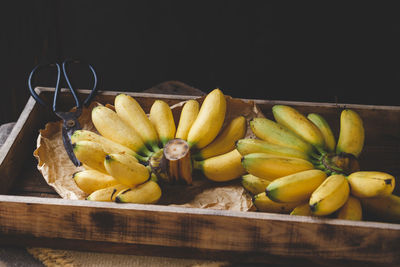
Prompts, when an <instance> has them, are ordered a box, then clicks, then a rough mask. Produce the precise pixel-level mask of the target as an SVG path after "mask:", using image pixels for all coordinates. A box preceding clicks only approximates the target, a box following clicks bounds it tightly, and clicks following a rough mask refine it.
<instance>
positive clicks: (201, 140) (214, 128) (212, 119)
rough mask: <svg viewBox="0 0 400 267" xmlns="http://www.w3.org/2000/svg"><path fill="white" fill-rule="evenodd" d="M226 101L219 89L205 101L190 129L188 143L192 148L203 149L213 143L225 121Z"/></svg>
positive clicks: (212, 92) (211, 93)
mask: <svg viewBox="0 0 400 267" xmlns="http://www.w3.org/2000/svg"><path fill="white" fill-rule="evenodd" d="M225 113H226V99H225V96H224V94H223V93H222V91H221V90H219V89H214V90H213V91H211V92H210V93H209V94H208V95H207V96H206V98H205V99H204V101H203V104H202V105H201V107H200V111H199V114H198V115H197V118H196V120H195V121H194V122H193V125H192V127H190V130H189V133H188V137H187V142H188V144H189V146H190V147H196V148H197V149H201V148H203V147H205V146H206V145H208V144H209V143H211V142H212V141H213V140H214V138H215V137H216V136H217V135H218V133H219V131H220V130H221V127H222V124H223V123H224V120H225Z"/></svg>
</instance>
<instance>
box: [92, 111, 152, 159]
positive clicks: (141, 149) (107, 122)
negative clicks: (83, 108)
mask: <svg viewBox="0 0 400 267" xmlns="http://www.w3.org/2000/svg"><path fill="white" fill-rule="evenodd" d="M92 122H93V124H94V126H95V127H96V129H97V131H98V132H99V133H100V134H101V135H102V136H104V137H105V138H107V139H110V140H112V141H114V142H116V143H118V144H121V145H123V146H126V147H128V148H130V149H132V150H133V151H135V152H136V153H138V154H141V155H145V156H148V155H150V154H151V152H150V151H149V150H148V148H147V147H146V145H145V144H144V143H143V140H142V138H141V137H140V136H139V134H138V133H137V132H136V131H135V130H134V129H132V128H131V127H129V126H128V125H126V124H125V123H124V122H123V121H122V120H121V118H120V117H119V116H118V114H117V113H116V112H115V111H113V110H112V109H110V108H108V107H105V106H102V105H99V106H97V107H95V108H93V110H92Z"/></svg>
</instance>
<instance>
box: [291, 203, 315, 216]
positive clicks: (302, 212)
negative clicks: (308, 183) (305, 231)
mask: <svg viewBox="0 0 400 267" xmlns="http://www.w3.org/2000/svg"><path fill="white" fill-rule="evenodd" d="M290 215H298V216H312V215H313V214H312V211H311V209H310V205H308V202H307V203H303V204H300V205H299V206H297V207H295V208H294V209H293V210H292V211H291V212H290Z"/></svg>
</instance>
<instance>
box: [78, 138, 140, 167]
mask: <svg viewBox="0 0 400 267" xmlns="http://www.w3.org/2000/svg"><path fill="white" fill-rule="evenodd" d="M78 141H92V142H96V143H98V144H100V145H101V146H102V148H103V150H104V152H105V153H107V154H115V153H119V154H127V155H131V156H133V157H135V158H136V159H137V160H140V161H141V162H147V161H148V158H146V157H143V156H141V155H139V154H137V153H136V152H135V151H133V150H132V149H130V148H128V147H126V146H123V145H121V144H118V143H116V142H114V141H111V140H110V139H108V138H105V137H103V136H101V135H99V134H96V133H94V132H92V131H88V130H77V131H75V132H74V133H73V134H72V136H71V142H72V143H76V142H78Z"/></svg>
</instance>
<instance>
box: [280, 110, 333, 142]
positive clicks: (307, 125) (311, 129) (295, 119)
mask: <svg viewBox="0 0 400 267" xmlns="http://www.w3.org/2000/svg"><path fill="white" fill-rule="evenodd" d="M272 113H273V114H274V118H275V120H276V121H277V122H278V123H279V124H281V125H283V126H285V127H286V128H288V129H289V130H291V131H293V132H294V133H295V134H297V135H298V136H300V137H301V138H303V139H304V140H305V141H307V142H308V143H310V144H312V145H313V146H315V147H316V148H320V149H323V148H324V145H325V141H324V137H323V136H322V133H321V131H320V130H319V129H318V127H316V126H315V125H314V123H312V122H311V121H310V120H308V119H307V118H306V117H305V116H304V115H303V114H301V113H300V112H298V111H297V110H296V109H295V108H293V107H290V106H286V105H275V106H273V107H272Z"/></svg>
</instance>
